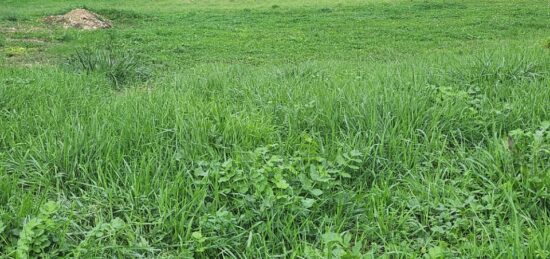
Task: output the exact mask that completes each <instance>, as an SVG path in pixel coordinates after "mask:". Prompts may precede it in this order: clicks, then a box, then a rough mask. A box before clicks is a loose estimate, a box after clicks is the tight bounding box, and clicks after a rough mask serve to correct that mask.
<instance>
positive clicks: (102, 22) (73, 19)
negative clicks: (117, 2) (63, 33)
mask: <svg viewBox="0 0 550 259" xmlns="http://www.w3.org/2000/svg"><path fill="white" fill-rule="evenodd" d="M44 22H46V23H50V24H61V25H63V27H64V28H78V29H83V30H96V29H107V28H111V26H112V24H111V22H110V21H109V20H107V19H105V18H103V17H101V16H99V15H97V14H95V13H93V12H90V11H88V10H86V9H74V10H72V11H70V12H68V13H66V14H64V15H52V16H48V17H46V18H44Z"/></svg>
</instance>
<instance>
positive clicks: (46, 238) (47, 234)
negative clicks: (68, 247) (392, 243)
mask: <svg viewBox="0 0 550 259" xmlns="http://www.w3.org/2000/svg"><path fill="white" fill-rule="evenodd" d="M58 211H59V205H58V204H57V203H55V202H52V201H50V202H47V203H45V204H44V205H42V207H40V212H39V214H38V215H37V216H35V217H31V218H29V219H28V220H26V221H25V224H24V225H23V229H22V230H21V232H20V234H19V240H18V241H17V258H19V259H26V258H34V257H44V256H55V255H59V253H60V250H59V247H60V246H62V245H63V240H62V239H61V236H60V231H61V228H62V227H63V223H62V220H61V219H60V218H59V217H58V215H57V213H58Z"/></svg>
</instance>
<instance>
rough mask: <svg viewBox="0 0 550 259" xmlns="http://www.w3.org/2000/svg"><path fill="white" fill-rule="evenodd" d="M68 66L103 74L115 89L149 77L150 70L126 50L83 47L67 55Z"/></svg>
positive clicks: (89, 72) (86, 71)
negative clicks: (69, 55)
mask: <svg viewBox="0 0 550 259" xmlns="http://www.w3.org/2000/svg"><path fill="white" fill-rule="evenodd" d="M67 64H68V66H69V67H71V68H73V69H75V70H77V71H83V72H85V73H87V74H91V73H101V74H104V75H105V76H106V77H107V79H109V81H111V83H112V84H113V86H114V87H115V88H117V89H120V88H122V87H123V86H124V85H127V84H129V83H133V82H134V83H135V82H144V81H147V80H148V79H149V78H150V75H151V73H150V71H149V70H148V69H147V67H145V66H143V65H142V62H141V61H140V59H139V58H137V57H136V56H135V55H133V54H131V53H130V52H127V51H120V50H115V49H113V48H107V49H91V48H85V49H82V50H78V51H76V53H75V54H73V55H72V56H71V57H69V59H68V62H67Z"/></svg>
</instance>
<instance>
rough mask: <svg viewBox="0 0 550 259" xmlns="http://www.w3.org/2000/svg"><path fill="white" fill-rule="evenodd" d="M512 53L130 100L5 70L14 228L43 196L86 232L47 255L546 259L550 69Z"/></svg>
mask: <svg viewBox="0 0 550 259" xmlns="http://www.w3.org/2000/svg"><path fill="white" fill-rule="evenodd" d="M512 53H513V52H512V51H507V50H503V51H496V52H493V53H490V54H489V55H486V54H481V53H480V55H477V54H476V55H474V56H470V57H463V58H460V59H451V60H452V61H441V60H444V59H439V58H436V57H433V58H432V57H428V58H424V59H418V58H417V59H414V60H409V61H403V62H401V63H399V64H385V65H380V64H379V63H369V64H366V63H361V64H357V63H348V62H332V63H325V62H309V63H304V64H297V65H286V66H278V67H272V66H265V67H260V68H258V67H250V66H243V65H210V66H204V67H203V68H200V69H198V70H194V71H193V72H191V71H187V72H182V73H179V72H178V73H174V74H173V75H171V76H166V77H165V78H164V81H162V82H160V83H159V85H160V87H158V88H155V89H154V90H152V91H144V90H141V89H134V90H131V89H130V90H125V91H123V92H120V93H116V94H115V93H111V94H109V93H105V92H104V89H98V88H96V87H94V85H95V84H97V83H98V82H101V81H102V80H104V79H103V78H102V77H101V76H99V75H94V74H90V75H88V76H85V77H82V76H75V75H73V74H70V73H68V72H64V71H59V70H51V69H43V70H35V71H32V72H31V73H28V72H26V71H23V70H19V69H10V70H6V69H4V70H2V72H1V73H2V77H3V78H8V79H9V80H10V81H9V82H10V83H8V84H4V86H3V87H2V88H0V89H1V91H2V92H1V93H2V94H1V95H0V96H1V97H0V104H1V105H2V107H3V110H2V116H1V117H0V118H1V119H0V120H1V125H2V129H3V131H2V132H3V134H2V135H1V136H2V139H1V142H0V143H2V145H1V146H0V148H1V150H2V151H3V152H2V161H3V162H2V164H1V165H2V167H1V168H2V169H1V170H3V174H2V183H3V185H2V190H3V195H2V200H3V202H5V203H7V204H9V206H5V207H4V209H8V210H9V211H5V212H4V213H3V214H2V217H1V218H2V222H3V226H5V228H6V229H12V228H13V229H17V228H18V227H21V226H24V227H25V226H27V225H28V224H29V223H28V222H27V221H21V219H20V218H19V216H18V215H27V214H31V215H34V214H35V212H36V210H37V207H35V206H32V205H31V204H29V203H28V202H29V201H30V200H29V199H32V197H34V196H36V195H39V196H40V197H45V199H48V200H54V201H56V202H58V204H59V206H60V208H59V210H58V211H56V217H60V218H64V219H63V220H62V221H61V220H60V221H59V222H58V223H57V224H62V223H63V222H66V221H67V220H68V221H69V222H71V223H70V224H69V225H67V226H65V227H64V228H57V229H56V231H58V232H59V231H61V234H59V235H60V236H62V237H64V240H63V242H62V243H63V244H65V245H67V244H68V248H67V249H66V250H63V249H61V248H59V247H56V246H55V245H52V246H50V247H46V248H45V249H44V251H46V252H47V251H49V252H52V251H57V252H56V253H57V255H64V256H75V255H80V256H85V257H88V256H108V255H115V256H131V255H137V254H140V255H142V256H163V255H169V254H170V255H178V256H184V255H187V256H191V255H194V256H197V257H217V256H229V257H233V256H235V257H268V256H275V255H281V256H282V255H284V256H298V255H300V256H310V257H331V256H343V255H345V254H347V255H350V256H351V255H353V256H360V255H381V254H399V255H402V256H405V257H409V256H413V255H419V254H422V253H425V254H429V255H433V256H436V255H441V256H460V255H468V256H490V257H496V256H504V257H507V256H510V257H517V256H531V255H544V254H545V253H546V251H548V249H549V247H548V244H549V243H548V242H546V241H547V240H548V239H547V238H548V237H549V235H550V228H549V225H548V223H549V221H548V220H549V218H548V216H549V215H548V206H549V202H550V200H549V199H550V197H549V196H548V191H547V188H548V183H549V182H548V181H549V178H548V174H547V172H548V170H549V165H550V163H549V159H550V157H549V145H550V143H549V134H550V132H549V127H548V122H547V121H548V110H549V108H550V107H549V104H548V101H547V100H548V97H550V92H549V88H548V87H547V85H548V82H549V81H548V75H547V71H548V68H549V66H550V63H549V62H548V61H547V60H548V59H546V58H545V56H544V55H547V54H544V53H542V52H540V51H528V52H520V53H518V54H512ZM23 78H27V79H29V81H25V83H21V81H20V80H22V79H23ZM23 100H25V101H23ZM36 115H41V116H36ZM31 125H32V126H31ZM509 139H511V141H513V143H514V144H513V146H511V145H510V144H509V142H508V140H509ZM15 183H17V184H16V185H15V186H17V187H14V185H13V184H15ZM20 190H25V193H27V194H23V195H20V196H14V195H13V194H14V193H18V192H20ZM39 217H41V216H39ZM3 237H4V239H3V240H4V241H2V242H3V244H4V245H3V247H4V250H3V251H4V253H10V250H9V249H10V246H11V245H13V243H11V241H9V240H12V239H17V236H13V234H10V233H4V234H3ZM508 244H512V245H508ZM6 249H7V250H6Z"/></svg>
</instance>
